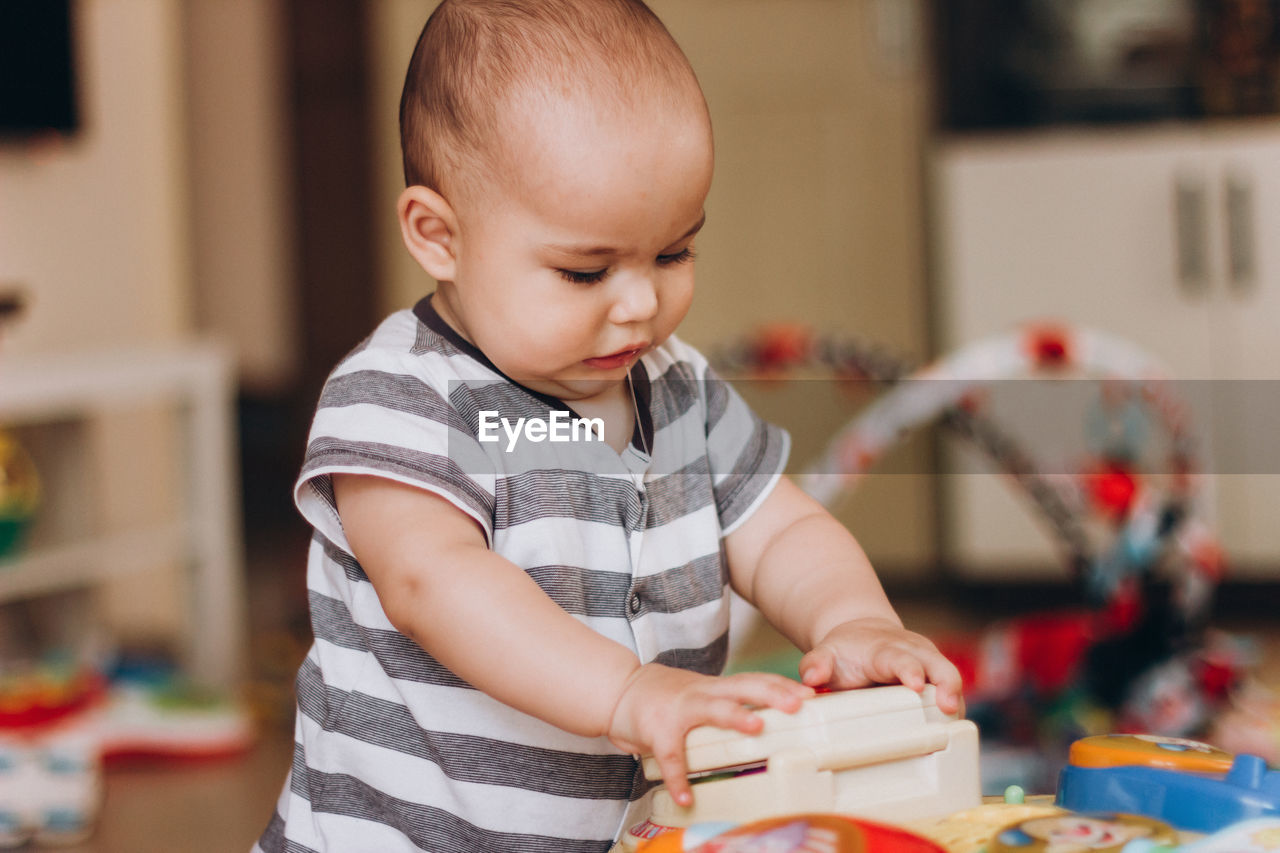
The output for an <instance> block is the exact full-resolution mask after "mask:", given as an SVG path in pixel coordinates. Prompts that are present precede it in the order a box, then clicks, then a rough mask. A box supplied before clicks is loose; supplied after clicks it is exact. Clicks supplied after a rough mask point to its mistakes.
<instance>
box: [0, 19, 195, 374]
mask: <svg viewBox="0 0 1280 853" xmlns="http://www.w3.org/2000/svg"><path fill="white" fill-rule="evenodd" d="M75 9H76V12H77V16H76V22H75V39H76V49H77V54H78V56H77V61H78V63H79V68H78V71H79V87H80V104H81V111H82V116H83V121H84V127H83V129H82V130H81V131H80V133H79V134H77V135H76V136H75V137H74V138H72V139H70V140H68V141H65V142H64V141H57V140H51V141H44V142H33V143H30V144H24V143H14V142H9V143H4V144H2V145H0V280H6V281H7V280H12V281H17V282H20V283H22V284H23V285H24V286H25V287H26V289H27V291H28V293H29V294H30V295H31V297H32V304H31V306H30V310H29V311H28V314H27V317H26V318H25V320H24V321H23V322H22V323H21V324H20V325H19V326H18V327H17V328H16V329H15V330H14V333H13V334H12V335H11V336H10V337H9V338H8V339H7V340H6V342H5V349H6V352H8V353H21V352H49V351H67V350H76V349H84V348H88V347H94V346H107V345H117V344H121V343H124V342H128V341H167V340H174V339H176V338H178V337H180V336H181V335H182V334H183V333H184V332H185V331H186V330H187V329H188V327H189V318H190V312H191V287H190V253H189V251H188V248H187V246H188V241H187V236H188V234H187V218H186V203H187V202H186V171H185V170H186V150H185V138H184V127H183V112H182V100H183V90H182V79H183V78H182V73H181V72H182V68H181V53H180V46H181V41H180V38H179V33H180V23H181V22H180V16H179V4H178V3H177V2H176V0H80V2H79V3H78V4H77V5H76V7H75Z"/></svg>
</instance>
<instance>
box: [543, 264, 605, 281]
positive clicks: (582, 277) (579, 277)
mask: <svg viewBox="0 0 1280 853" xmlns="http://www.w3.org/2000/svg"><path fill="white" fill-rule="evenodd" d="M556 272H557V273H559V275H560V277H561V278H563V279H564V280H565V281H567V282H569V283H570V284H596V283H598V282H601V281H604V277H605V276H606V275H608V273H609V268H608V267H605V268H604V269H599V270H589V271H583V270H561V269H558V270H556Z"/></svg>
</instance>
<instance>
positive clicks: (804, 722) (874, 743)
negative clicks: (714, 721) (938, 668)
mask: <svg viewBox="0 0 1280 853" xmlns="http://www.w3.org/2000/svg"><path fill="white" fill-rule="evenodd" d="M759 714H760V716H761V717H762V718H763V719H764V729H763V730H762V731H761V733H760V734H758V735H744V734H742V733H740V732H736V731H730V730H727V729H720V728H716V727H714V726H702V727H699V728H696V729H694V730H693V731H691V732H689V735H688V737H687V738H686V740H685V753H686V757H687V760H688V766H689V778H690V782H692V783H693V786H694V787H693V799H694V802H693V805H692V806H690V807H688V808H681V807H679V806H677V805H676V804H675V801H674V800H672V798H671V796H670V795H669V794H668V793H667V790H666V788H665V787H659V788H657V789H656V790H655V791H654V792H653V800H652V813H651V815H650V817H649V818H648V819H647V820H644V821H642V822H640V823H638V824H636V825H635V826H632V827H631V828H630V830H628V831H627V832H626V833H624V835H623V838H622V840H621V842H620V843H619V844H618V845H616V846H615V847H614V853H620V851H628V853H629V852H630V851H634V850H635V849H637V848H638V847H639V845H640V843H641V842H643V841H645V840H646V839H649V838H652V837H653V836H655V835H657V834H659V833H661V832H662V831H663V830H664V829H666V828H675V827H686V826H689V825H690V824H693V823H703V822H709V821H726V822H732V823H746V822H749V821H753V820H760V819H762V818H766V817H773V816H777V815H785V814H794V813H798V812H834V813H838V814H845V815H854V816H857V817H865V818H869V819H871V820H877V821H889V822H892V821H905V820H912V821H919V820H928V819H931V818H941V817H943V816H945V815H948V814H950V813H952V812H956V811H960V810H961V809H968V808H972V807H974V806H977V805H979V804H980V803H981V802H982V793H981V786H980V782H979V778H978V729H977V727H976V726H975V725H974V724H973V723H972V722H970V721H968V720H963V719H960V718H959V715H956V714H944V713H942V712H941V711H939V710H938V707H937V704H936V703H935V701H934V689H933V687H932V685H930V686H928V687H926V688H925V691H924V693H923V694H918V693H916V692H914V691H912V690H910V689H908V688H906V687H872V688H866V689H862V690H848V691H844V692H840V693H827V694H821V695H818V696H815V697H813V698H812V699H809V700H808V701H806V702H805V703H804V705H803V706H802V707H801V709H800V710H799V711H797V712H796V713H795V714H786V713H783V712H781V711H777V710H773V709H765V710H762V711H760V712H759ZM644 772H645V776H646V777H647V778H649V779H652V780H655V781H656V780H657V779H659V778H661V774H660V772H659V770H658V765H657V762H655V761H654V760H653V759H652V758H651V757H646V758H645V759H644Z"/></svg>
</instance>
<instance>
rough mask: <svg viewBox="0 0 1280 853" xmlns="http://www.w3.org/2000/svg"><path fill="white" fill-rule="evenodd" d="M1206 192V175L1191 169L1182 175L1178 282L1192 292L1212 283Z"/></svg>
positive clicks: (1176, 206)
mask: <svg viewBox="0 0 1280 853" xmlns="http://www.w3.org/2000/svg"><path fill="white" fill-rule="evenodd" d="M1206 196H1207V192H1206V190H1205V181H1204V177H1203V176H1201V175H1198V174H1191V173H1187V172H1184V173H1182V174H1180V175H1178V178H1177V181H1176V182H1175V184H1174V199H1173V211H1174V228H1175V229H1176V230H1175V234H1176V237H1177V252H1178V282H1179V284H1181V286H1182V291H1183V293H1185V294H1187V295H1188V296H1200V295H1201V294H1203V293H1204V291H1205V289H1206V288H1207V287H1208V284H1209V262H1208V255H1209V252H1208V246H1207V245H1206V235H1207V234H1208V216H1209V209H1208V204H1207V202H1206Z"/></svg>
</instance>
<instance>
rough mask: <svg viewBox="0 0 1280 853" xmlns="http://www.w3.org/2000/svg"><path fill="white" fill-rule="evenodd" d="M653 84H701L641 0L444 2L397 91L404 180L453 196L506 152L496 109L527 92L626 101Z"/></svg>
mask: <svg viewBox="0 0 1280 853" xmlns="http://www.w3.org/2000/svg"><path fill="white" fill-rule="evenodd" d="M655 80H657V81H659V82H661V83H668V84H670V83H676V84H679V83H682V82H689V81H692V83H693V85H694V87H696V86H697V83H696V79H695V78H694V76H693V71H692V69H691V68H690V67H689V63H688V60H687V59H686V58H685V56H684V54H683V53H682V52H681V50H680V48H679V46H678V45H676V42H675V39H673V38H672V37H671V34H670V33H669V32H667V29H666V27H665V26H663V24H662V22H661V21H659V20H658V18H657V16H656V15H654V14H653V12H652V11H650V9H649V8H648V7H647V6H645V4H644V3H643V2H641V0H444V2H442V3H441V4H440V5H439V7H437V8H436V10H435V12H433V13H432V14H431V17H430V18H429V19H428V20H427V23H426V26H424V27H423V29H422V34H421V35H419V36H418V43H417V46H416V47H415V48H414V51H413V58H412V59H411V60H410V61H409V70H408V73H407V74H406V75H405V81H404V89H403V90H402V92H401V95H400V150H401V155H402V157H403V160H404V179H405V184H406V185H408V186H413V185H415V184H421V185H423V186H427V187H430V188H431V189H433V190H435V191H436V192H439V193H441V194H442V195H446V196H447V195H448V191H449V190H450V189H451V188H453V187H454V186H456V184H457V182H458V181H459V180H462V181H465V180H466V177H462V178H461V179H459V178H458V177H457V175H456V174H455V173H457V172H459V171H463V172H465V171H467V170H468V169H474V167H476V166H477V165H479V164H483V163H484V162H485V158H486V157H488V156H491V155H492V154H493V153H494V152H495V151H497V150H500V148H501V146H502V144H503V140H502V139H501V138H500V136H501V134H502V133H503V130H504V128H503V126H502V123H501V121H500V115H499V108H500V107H501V106H502V105H504V104H505V103H507V102H508V100H509V99H510V98H511V97H512V96H513V94H515V93H517V92H518V90H520V89H521V87H530V86H531V87H534V88H538V87H541V88H543V89H544V90H550V89H551V88H552V87H554V89H555V90H556V91H562V92H566V93H570V94H575V95H576V94H582V93H584V92H587V91H591V92H592V93H604V94H605V95H606V96H608V97H612V98H614V99H617V100H618V101H619V102H625V101H626V100H627V99H628V98H629V97H632V95H633V94H634V93H636V92H639V91H640V90H641V89H642V88H644V87H646V86H647V87H650V88H651V87H652V86H653V83H654V81H655ZM446 176H448V177H446Z"/></svg>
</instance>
